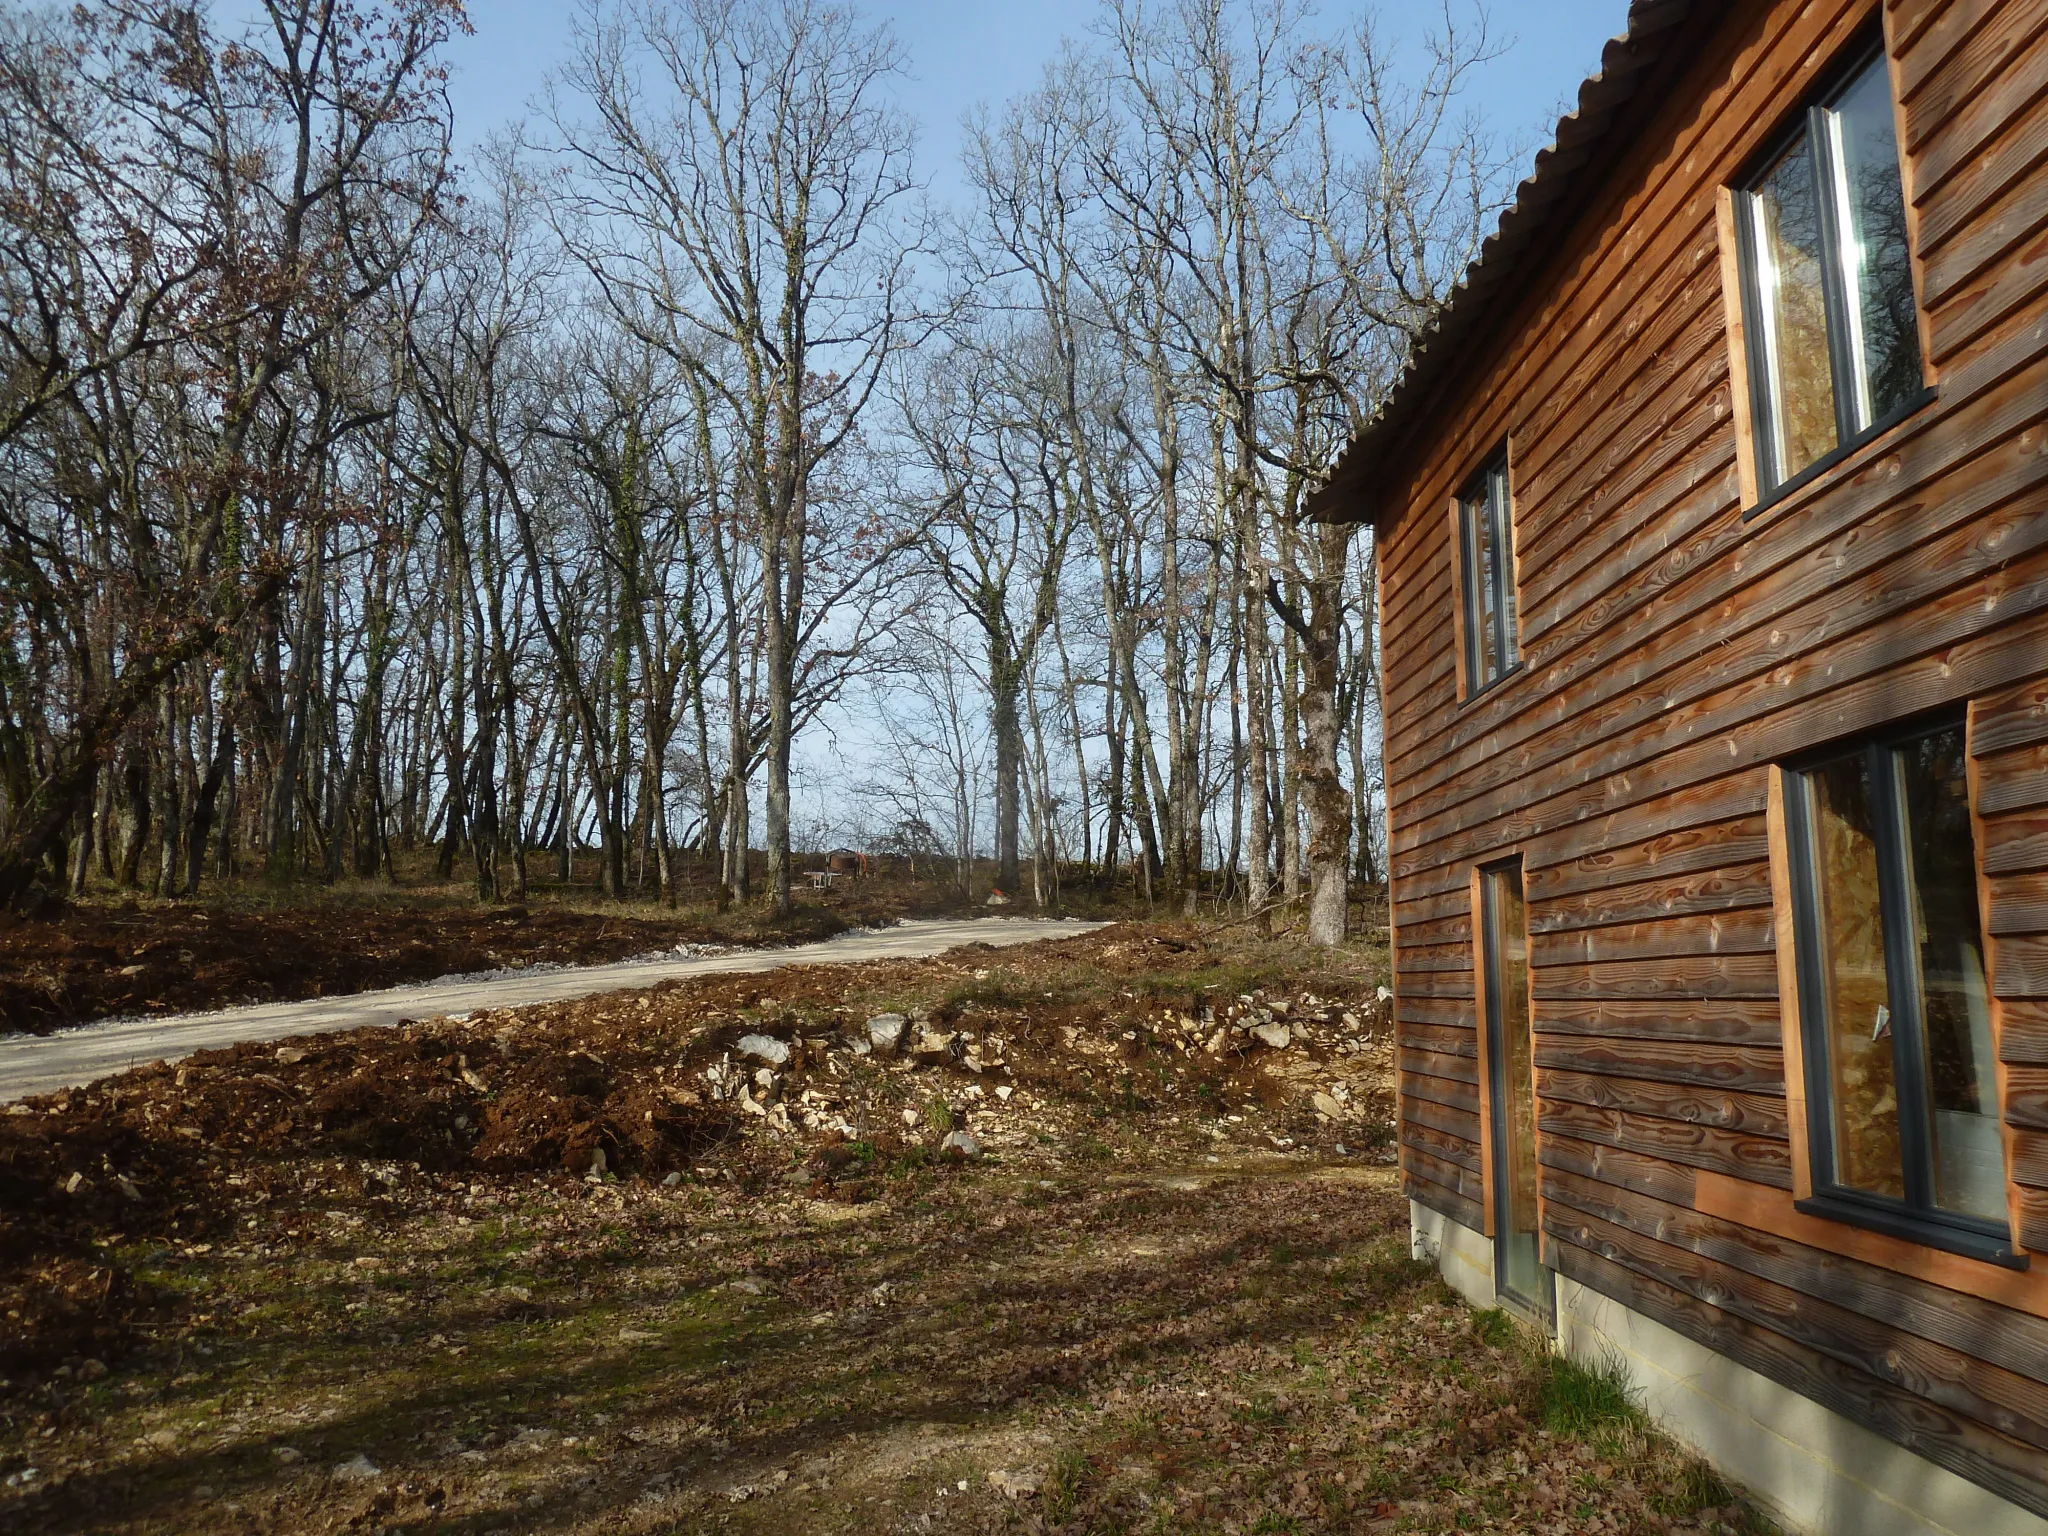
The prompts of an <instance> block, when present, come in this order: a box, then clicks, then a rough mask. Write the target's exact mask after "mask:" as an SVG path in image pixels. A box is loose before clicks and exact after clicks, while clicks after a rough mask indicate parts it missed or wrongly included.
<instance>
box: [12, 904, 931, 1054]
mask: <svg viewBox="0 0 2048 1536" xmlns="http://www.w3.org/2000/svg"><path fill="white" fill-rule="evenodd" d="M932 906H933V903H932V902H931V901H930V900H928V899H922V898H921V896H920V893H918V892H914V891H913V892H905V891H893V890H892V891H877V892H873V893H868V892H859V893H847V894H843V895H842V894H840V893H836V892H835V893H832V894H830V895H829V896H826V897H824V898H822V899H819V898H812V899H811V900H809V901H808V902H806V903H805V904H803V905H800V906H799V907H798V909H797V911H796V913H795V914H794V915H793V916H792V917H790V918H789V919H786V920H784V921H780V922H775V921H770V920H766V919H764V918H763V917H762V916H761V915H760V914H759V913H757V912H752V911H748V912H738V911H735V912H731V913H727V914H715V913H712V912H710V911H708V910H705V911H698V912H685V913H682V914H673V915H671V914H664V913H661V911H660V909H659V908H656V907H649V906H640V907H636V908H634V909H632V910H631V911H629V912H627V911H622V912H605V911H593V910H588V909H583V908H577V907H569V906H559V905H549V904H543V903H539V902H536V903H535V904H534V905H532V906H531V907H526V906H511V905H508V906H496V907H489V906H480V905H476V904H473V903H469V902H463V901H453V902H451V901H448V900H445V899H441V900H437V899H432V898H414V899H408V898H407V897H406V896H404V895H403V894H402V893H400V894H395V895H393V896H391V897H390V898H389V899H388V900H384V901H378V902H348V901H328V902H319V903H316V904H313V905H308V906H302V907H291V906H286V907H281V908H278V909H274V910H266V909H262V908H256V907H247V906H234V905H197V904H185V903H171V902H155V901H140V900H137V901H130V902H126V903H120V904H113V903H91V904H84V905H80V906H76V907H72V908H68V909H65V910H62V911H60V912H58V913H56V914H54V915H50V916H42V917H33V918H30V917H21V916H17V915H12V914H7V913H4V912H0V1034H4V1033H8V1032H22V1031H27V1032H34V1033H47V1032H48V1031H50V1030H53V1029H59V1028H62V1027H64V1026H66V1025H70V1024H82V1023H86V1022H88V1021H90V1020H93V1019H103V1018H117V1017H129V1016H146V1015H149V1014H157V1013H164V1014H169V1013H186V1012H192V1011H196V1010H200V1009H210V1008H225V1007H230V1006H233V1005H234V1004H237V1003H267V1002H290V1001H296V1000H298V999H301V998H308V997H329V996H334V995H337V994H341V993H349V992H367V991H371V990H374V989H376V988H379V987H394V986H401V985H403V984H405V983H407V982H415V981H431V980H433V979H434V978H436V977H439V976H450V975H462V974H467V973H470V972H475V971H495V970H504V969H510V968H524V967H527V966H535V965H601V964H605V963H607V962H610V961H614V960H627V959H631V958H633V957H634V956H637V955H644V954H649V953H652V952H657V951H662V950H670V949H674V948H675V947H676V946H677V945H679V944H685V945H744V946H749V947H757V946H763V945H780V944H807V943H811V942H813V941H815V940H818V939H827V938H830V937H832V935H834V934H835V933H842V932H844V931H845V930H846V929H848V928H850V927H858V926H862V925H865V924H868V923H873V922H879V921H888V920H891V919H893V918H897V917H903V916H910V915H924V914H925V913H926V911H927V910H928V909H931V908H932Z"/></svg>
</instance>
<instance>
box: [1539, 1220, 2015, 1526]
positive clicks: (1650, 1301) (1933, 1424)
mask: <svg viewBox="0 0 2048 1536" xmlns="http://www.w3.org/2000/svg"><path fill="white" fill-rule="evenodd" d="M1558 1247H1559V1251H1558V1258H1559V1268H1560V1269H1561V1270H1562V1272H1563V1273H1564V1274H1566V1275H1568V1276H1569V1277H1570V1278H1572V1279H1574V1280H1576V1281H1578V1282H1579V1283H1580V1284H1582V1285H1585V1286H1587V1287H1589V1288H1591V1289H1592V1290H1595V1291H1598V1292H1599V1293H1600V1294H1601V1295H1603V1296H1610V1297H1612V1298H1613V1299H1614V1300H1616V1301H1618V1302H1620V1303H1621V1304H1622V1305H1623V1306H1626V1307H1632V1308H1634V1309H1635V1310H1636V1311H1638V1312H1641V1313H1642V1314H1643V1315H1644V1316H1646V1317H1650V1318H1653V1319H1655V1320H1656V1321H1657V1322H1660V1323H1662V1324H1663V1325H1664V1326H1665V1327H1667V1328H1670V1329H1673V1330H1675V1331H1676V1332H1678V1333H1682V1334H1684V1335H1685V1336H1686V1337H1687V1338H1690V1339H1692V1340H1693V1341H1694V1342H1696V1343H1698V1344H1701V1345H1704V1346H1705V1347H1706V1348H1708V1349H1711V1350H1714V1351H1715V1352H1716V1353H1719V1354H1723V1355H1727V1356H1728V1357H1729V1358H1730V1359H1733V1360H1735V1361H1737V1362H1739V1363H1740V1364H1743V1365H1746V1366H1748V1367H1749V1368H1750V1369H1751V1370H1753V1371H1756V1372H1758V1373H1759V1374H1761V1375H1764V1376H1768V1377H1769V1378H1770V1379H1771V1380H1773V1381H1775V1382H1777V1383H1779V1384H1780V1385H1781V1386H1785V1387H1789V1388H1791V1389H1792V1390H1793V1391H1794V1392H1798V1393H1801V1394H1803V1395H1804V1396H1807V1397H1810V1398H1812V1399H1813V1400H1814V1401H1815V1402H1817V1403H1819V1404H1820V1405H1821V1406H1822V1407H1824V1408H1831V1409H1833V1410H1834V1411H1835V1412H1837V1413H1840V1414H1842V1415H1844V1416H1845V1417H1847V1418H1850V1419H1853V1420H1854V1421H1856V1422H1857V1423H1860V1424H1864V1425H1867V1426H1868V1427H1869V1428H1871V1429H1874V1430H1876V1431H1877V1432H1878V1433H1879V1434H1881V1435H1883V1436H1885V1437H1886V1438H1887V1439H1889V1440H1891V1441H1893V1442H1894V1443H1895V1444H1898V1445H1902V1446H1904V1447H1905V1448H1906V1449H1907V1450H1909V1451H1912V1452H1914V1453H1915V1454H1916V1455H1920V1456H1925V1457H1926V1458H1927V1459H1928V1460H1929V1461H1932V1462H1934V1463H1935V1464H1936V1465H1937V1466H1942V1467H1946V1468H1948V1469H1949V1470H1950V1471H1951V1472H1954V1473H1955V1474H1956V1475H1957V1476H1959V1477H1965V1478H1968V1479H1969V1480H1970V1481H1972V1482H1975V1483H1977V1484H1979V1485H1980V1486H1982V1487H1986V1488H1989V1489H1991V1490H1992V1491H1993V1492H1995V1493H1998V1494H2000V1495H2001V1496H2002V1497H2004V1498H2007V1499H2010V1500H2012V1501H2013V1502H2014V1503H2016V1504H2018V1505H2020V1506H2021V1507H2022V1508H2024V1509H2030V1510H2032V1511H2034V1513H2036V1514H2039V1515H2042V1516H2043V1517H2044V1518H2048V1487H2044V1486H2043V1484H2042V1483H2041V1482H2040V1481H2039V1480H2038V1479H2039V1464H2040V1454H2041V1453H2040V1452H2039V1451H2038V1450H2036V1449H2035V1448H2034V1447H2032V1446H2030V1445H2024V1444H2021V1443H2019V1442H2017V1441H2013V1440H2009V1439H2007V1438H2006V1437H2004V1436H2002V1435H1999V1434H1998V1433H1997V1432H1996V1431H1994V1430H1990V1429H1986V1428H1984V1427H1982V1426H1981V1425H1978V1424H1976V1423H1975V1422H1973V1421H1972V1420H1970V1419H1968V1418H1966V1417H1964V1416H1963V1415H1960V1414H1955V1413H1952V1412H1950V1411H1949V1410H1947V1409H1944V1408H1941V1407H1939V1406H1938V1405H1936V1404H1933V1403H1930V1402H1928V1401H1927V1399H1926V1398H1924V1397H1922V1396H1920V1395H1919V1394H1917V1393H1913V1392H1906V1391H1901V1390H1900V1389H1898V1388H1896V1387H1893V1386H1891V1385H1890V1384H1889V1383H1888V1382H1885V1381H1882V1380H1880V1379H1879V1378H1878V1377H1876V1376H1874V1375H1872V1374H1871V1373H1870V1372H1868V1371H1864V1370H1860V1369H1858V1368H1856V1367H1854V1366H1849V1365H1844V1364H1842V1363H1841V1362H1840V1361H1837V1360H1833V1359H1830V1358H1829V1357H1828V1356H1826V1355H1824V1354H1822V1353H1821V1352H1820V1351H1818V1350H1812V1349H1808V1348H1806V1347H1805V1346H1804V1345H1801V1344H1797V1343H1795V1342H1794V1341H1792V1340H1790V1339H1788V1338H1786V1337H1785V1336H1784V1335H1783V1334H1780V1333H1778V1332H1776V1331H1775V1330H1772V1329H1769V1328H1764V1327H1760V1326H1759V1325H1757V1324H1755V1323H1751V1322H1750V1321H1748V1320H1747V1319H1746V1318H1743V1317H1740V1316H1738V1315H1736V1314H1734V1313H1731V1312H1728V1311H1726V1310H1724V1309H1722V1308H1720V1307H1717V1306H1714V1305H1712V1304H1711V1303H1709V1302H1705V1301H1702V1300H1700V1298H1699V1297H1697V1296H1694V1295H1691V1294H1689V1293H1688V1292H1686V1291H1684V1290H1681V1289H1679V1288H1678V1287H1676V1286H1670V1285H1666V1284H1664V1283H1662V1282H1660V1281H1657V1280H1654V1279H1652V1278H1650V1277H1649V1276H1647V1275H1641V1274H1638V1273H1636V1272H1635V1271H1633V1270H1630V1269H1628V1268H1627V1267H1626V1266H1624V1265H1621V1264H1617V1263H1614V1262H1612V1261H1610V1260H1608V1259H1605V1258H1603V1257H1601V1256H1600V1255H1598V1254H1596V1253H1592V1252H1590V1251H1588V1250H1586V1249H1583V1248H1580V1247H1578V1246H1577V1245H1575V1244H1571V1243H1561V1244H1559V1245H1558Z"/></svg>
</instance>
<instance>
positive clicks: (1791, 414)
mask: <svg viewBox="0 0 2048 1536" xmlns="http://www.w3.org/2000/svg"><path fill="white" fill-rule="evenodd" d="M1736 210H1737V218H1736V228H1737V231H1738V240H1739V243H1740V247H1741V260H1742V270H1743V289H1744V292H1743V312H1744V317H1745V321H1744V332H1745V334H1746V335H1747V337H1748V339H1749V360H1750V399H1751V402H1752V410H1751V422H1752V426H1753V430H1754V435H1755V440H1756V458H1757V464H1756V470H1757V483H1758V487H1759V490H1760V491H1761V493H1762V494H1763V495H1764V496H1766V497H1769V496H1770V495H1772V494H1773V493H1775V492H1776V491H1779V490H1782V489H1784V488H1785V487H1786V486H1788V485H1789V484H1791V483H1792V482H1793V481H1795V480H1797V479H1798V478H1799V477H1800V476H1801V475H1802V474H1806V473H1809V472H1813V471H1817V470H1818V469H1819V468H1820V467H1821V466H1822V465H1824V464H1825V463H1827V462H1829V461H1830V459H1831V458H1832V457H1834V456H1838V455H1839V454H1840V453H1842V452H1844V451H1846V450H1847V449H1849V448H1850V447H1853V446H1854V445H1855V444H1856V443H1857V442H1858V441H1860V440H1861V439H1863V438H1866V437H1869V436H1870V435H1871V434H1872V433H1874V432H1877V431H1879V430H1881V429H1883V428H1884V427H1886V426H1889V425H1890V424H1891V423H1892V422H1893V421H1895V420H1896V419H1898V418H1899V417H1900V416H1902V415H1904V414H1905V413H1906V412H1908V411H1910V410H1911V409H1913V407H1915V406H1916V405H1918V404H1919V403H1920V402H1921V401H1922V400H1923V399H1924V398H1925V396H1926V390H1925V388H1924V386H1923V384H1922V380H1921V370H1920V332H1919V329H1918V324H1919V316H1918V309H1917V307H1916V302H1915V299H1914V295H1913V268H1912V261H1911V257H1910V253H1909V246H1908V243H1907V240H1906V198H1905V188H1904V185H1903V182H1902V180H1901V178H1900V173H1899V145H1898V136H1897V132H1896V130H1895V128H1894V126H1893V117H1892V93H1891V80H1890V77H1889V75H1888V73H1887V71H1886V68H1885V59H1884V53H1883V50H1882V49H1881V48H1880V49H1879V50H1878V52H1877V53H1876V55H1875V56H1874V57H1868V58H1865V59H1864V60H1863V61H1862V62H1861V63H1860V64H1859V65H1858V66H1857V67H1856V68H1855V69H1854V70H1852V71H1851V72H1850V75H1849V77H1848V79H1847V81H1846V82H1845V83H1843V84H1841V85H1839V86H1837V87H1836V88H1835V89H1834V90H1833V91H1832V92H1830V93H1829V94H1827V95H1826V96H1824V97H1823V98H1822V99H1821V100H1820V102H1819V103H1818V104H1816V105H1814V106H1812V107H1809V108H1808V109H1807V111H1806V112H1805V113H1804V114H1803V116H1802V117H1801V119H1800V121H1799V125H1798V127H1797V128H1796V130H1795V131H1794V132H1793V133H1792V135H1791V136H1790V138H1789V139H1788V140H1786V141H1785V142H1782V143H1780V144H1779V145H1778V146H1777V147H1776V148H1775V149H1773V150H1772V152H1771V153H1770V154H1769V155H1768V156H1767V157H1766V161H1765V165H1764V168H1763V170H1762V171H1760V172H1759V173H1758V174H1757V175H1756V176H1755V177H1754V178H1752V179H1751V181H1750V182H1749V183H1748V184H1747V185H1746V186H1745V187H1744V188H1743V189H1742V190H1741V191H1740V193H1739V194H1738V196H1737V199H1736Z"/></svg>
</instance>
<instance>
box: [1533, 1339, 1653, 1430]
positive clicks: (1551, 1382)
mask: <svg viewBox="0 0 2048 1536" xmlns="http://www.w3.org/2000/svg"><path fill="white" fill-rule="evenodd" d="M1647 1424H1648V1419H1647V1418H1646V1416H1645V1415H1644V1413H1643V1408H1642V1404H1641V1403H1639V1402H1638V1401H1637V1400H1636V1392H1635V1388H1634V1386H1633V1385H1632V1384H1631V1383H1630V1382H1629V1379H1628V1366H1627V1365H1626V1363H1624V1362H1623V1361H1622V1359H1621V1357H1620V1356H1618V1355H1611V1354H1610V1355H1605V1356H1603V1357H1601V1358H1600V1359H1597V1360H1593V1361H1590V1362H1586V1361H1578V1360H1573V1359H1571V1358H1569V1357H1568V1356H1565V1355H1555V1356H1552V1357H1551V1360H1550V1362H1549V1369H1548V1371H1547V1372H1546V1373H1545V1376H1544V1380H1543V1425H1544V1427H1545V1428H1546V1429H1549V1430H1551V1431H1552V1432H1554V1433H1556V1434H1560V1435H1574V1436H1577V1437H1579V1438H1581V1439H1590V1438H1592V1437H1594V1436H1597V1435H1601V1434H1603V1433H1609V1432H1612V1431H1614V1430H1618V1429H1634V1430H1640V1429H1643V1428H1645V1427H1646V1426H1647Z"/></svg>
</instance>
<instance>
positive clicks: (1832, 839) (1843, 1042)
mask: <svg viewBox="0 0 2048 1536" xmlns="http://www.w3.org/2000/svg"><path fill="white" fill-rule="evenodd" d="M1868 761H1869V759H1868V758H1867V756H1866V755H1865V754H1864V753H1861V752H1858V753H1857V754H1856V755H1855V756H1853V757H1845V758H1841V759H1839V760H1838V761H1836V762H1833V763H1830V764H1828V765H1827V766H1826V767H1823V768H1817V769H1815V770H1814V771H1813V772H1812V773H1811V774H1809V775H1807V782H1808V783H1809V784H1810V785H1811V786H1812V790H1813V821H1814V827H1813V833H1814V837H1813V840H1814V856H1815V859H1816V861H1817V864H1818V868H1817V869H1816V871H1815V880H1814V886H1815V894H1816V897H1817V899H1818V902H1819V906H1820V935H1819V938H1820V943H1819V946H1818V947H1819V951H1820V954H1819V960H1820V968H1821V973H1822V975H1823V977H1824V978H1825V982H1826V996H1825V999H1824V1002H1825V1007H1826V1018H1827V1040H1826V1056H1827V1062H1826V1068H1827V1073H1828V1083H1829V1086H1830V1089H1831V1091H1832V1095H1833V1099H1834V1113H1835V1126H1834V1130H1835V1177H1836V1180H1837V1181H1838V1182H1839V1183H1841V1184H1842V1185H1844V1186H1846V1187H1847V1188H1850V1189H1862V1190H1868V1191H1870V1192H1871V1193H1872V1194H1879V1195H1889V1196H1891V1197H1892V1198H1894V1199H1898V1200H1903V1199H1905V1197H1906V1180H1905V1169H1904V1163H1903V1160H1902V1157H1901V1154H1900V1150H1899V1096H1898V1086H1897V1080H1896V1077H1895V1075H1894V1070H1893V1060H1892V1037H1893V1029H1892V1011H1891V989H1890V985H1889V980H1888V977H1887V975H1886V971H1885V956H1884V915H1883V907H1882V900H1881V897H1880V894H1879V889H1880V888H1879V882H1878V873H1877V838H1876V826H1875V815H1874V809H1873V805H1872V796H1871V792H1870V774H1869V768H1868Z"/></svg>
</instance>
